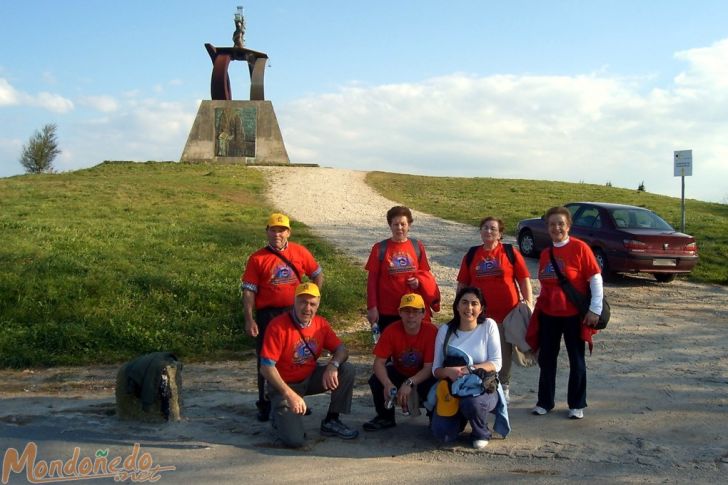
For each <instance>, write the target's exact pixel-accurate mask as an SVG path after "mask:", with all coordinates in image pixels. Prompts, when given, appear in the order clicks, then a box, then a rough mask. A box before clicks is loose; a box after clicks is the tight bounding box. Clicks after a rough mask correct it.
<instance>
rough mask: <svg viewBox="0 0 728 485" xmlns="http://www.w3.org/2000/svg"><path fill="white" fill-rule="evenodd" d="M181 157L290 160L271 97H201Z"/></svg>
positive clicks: (251, 162)
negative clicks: (266, 99) (212, 99)
mask: <svg viewBox="0 0 728 485" xmlns="http://www.w3.org/2000/svg"><path fill="white" fill-rule="evenodd" d="M180 161H181V162H224V163H243V164H246V165H288V164H290V160H289V158H288V152H287V151H286V147H285V145H284V143H283V137H282V136H281V130H280V127H279V126H278V119H277V118H276V115H275V111H274V110H273V103H271V102H270V101H210V100H206V101H202V102H201V103H200V107H199V109H198V110H197V117H196V118H195V122H194V124H193V125H192V129H191V130H190V134H189V136H188V137H187V143H186V144H185V148H184V151H183V152H182V156H181V157H180Z"/></svg>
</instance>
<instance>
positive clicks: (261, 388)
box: [255, 306, 291, 403]
mask: <svg viewBox="0 0 728 485" xmlns="http://www.w3.org/2000/svg"><path fill="white" fill-rule="evenodd" d="M290 309H291V307H288V306H287V307H268V308H261V309H260V310H256V311H255V323H257V324H258V336H257V337H255V363H256V369H257V370H258V402H259V403H262V402H264V401H268V396H266V394H265V379H264V378H263V376H262V375H261V374H260V351H261V350H263V337H264V336H265V329H266V328H268V324H269V323H270V321H271V320H273V319H274V318H275V317H277V316H278V315H281V314H283V313H286V312H287V311H288V310H290Z"/></svg>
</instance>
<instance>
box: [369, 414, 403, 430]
mask: <svg viewBox="0 0 728 485" xmlns="http://www.w3.org/2000/svg"><path fill="white" fill-rule="evenodd" d="M395 426H397V423H396V422H395V421H394V419H393V418H385V417H382V416H376V417H375V418H374V419H372V420H371V421H367V422H366V423H364V424H363V425H362V428H364V431H379V430H380V429H387V428H393V427H395Z"/></svg>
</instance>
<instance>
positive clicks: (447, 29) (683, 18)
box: [0, 0, 728, 203]
mask: <svg viewBox="0 0 728 485" xmlns="http://www.w3.org/2000/svg"><path fill="white" fill-rule="evenodd" d="M237 5H243V7H244V14H245V19H246V24H247V29H246V33H245V45H246V47H248V48H250V49H253V50H257V51H262V52H265V53H267V54H268V56H269V57H270V62H269V66H268V68H267V69H266V73H265V97H266V99H268V100H270V101H272V103H273V106H274V109H275V112H276V115H277V117H278V122H279V124H280V128H281V132H282V134H283V139H284V142H285V145H286V148H287V150H288V154H289V157H290V158H291V161H292V162H293V163H318V164H320V165H321V166H329V167H340V168H350V169H356V170H383V171H387V172H398V173H411V174H422V175H435V176H458V177H476V176H478V177H495V178H521V179H539V180H558V181H567V182H584V183H594V184H600V185H603V184H606V183H611V184H612V185H613V186H615V187H624V188H631V189H637V187H638V186H639V185H640V184H641V183H644V186H645V189H646V190H647V191H648V192H654V193H660V194H665V195H671V196H674V197H680V190H681V188H680V187H681V185H680V183H681V180H680V177H675V176H674V161H673V153H674V151H675V150H692V151H693V172H692V176H689V177H686V178H685V196H686V198H693V199H700V200H705V201H712V202H721V203H728V2H725V1H723V0H701V1H697V2H687V1H675V0H659V1H658V0H654V1H647V0H642V1H640V0H629V1H627V0H624V1H622V0H592V1H588V2H587V1H559V0H552V1H526V0H521V1H518V0H514V1H512V2H493V1H488V0H480V1H476V0H473V1H470V0H453V1H451V2H442V1H438V2H435V1H430V0H418V1H409V0H402V1H396V0H389V1H385V0H370V1H367V2H356V1H337V0H310V1H302V0H300V1H299V0H281V1H275V0H248V1H242V0H238V1H237V2H235V1H233V2H227V1H217V0H215V1H205V2H201V1H199V0H196V1H193V0H177V1H174V2H150V1H148V0H144V1H141V0H126V1H124V2H116V3H111V2H103V1H98V0H64V1H60V0H27V1H22V2H21V1H13V0H0V25H1V26H2V28H0V177H8V176H13V175H18V174H21V173H23V168H22V166H21V165H20V163H19V161H18V160H19V158H20V153H21V151H22V147H23V145H24V144H25V143H26V142H27V141H28V139H29V138H30V136H31V135H33V133H34V132H35V131H36V130H39V129H40V128H42V126H43V125H45V124H47V123H55V124H56V125H57V127H58V139H59V143H60V149H61V150H62V153H61V154H60V155H59V157H58V158H57V159H56V161H55V164H54V165H55V168H56V170H57V171H69V170H76V169H80V168H87V167H91V166H94V165H97V164H98V163H100V162H102V161H104V160H137V161H147V160H165V161H166V160H179V158H180V156H181V154H182V150H183V148H184V145H185V142H186V140H187V136H188V134H189V130H190V128H191V126H192V123H193V121H194V118H195V115H196V113H197V108H198V105H199V103H200V101H201V100H204V99H210V75H211V72H212V63H211V61H210V58H209V55H208V54H207V51H206V50H205V48H204V44H205V43H211V44H213V45H215V46H217V47H229V46H232V34H233V31H234V28H235V27H234V23H233V16H234V13H235V11H236V7H237ZM246 68H247V66H246V65H245V64H243V63H241V62H233V63H232V64H231V65H230V69H229V72H230V76H231V80H232V92H233V98H234V99H241V100H245V99H248V93H249V86H250V83H249V76H248V74H247V69H246ZM487 183H497V182H485V183H484V187H483V189H484V190H483V196H484V197H487V193H488V190H487V189H488V188H487V185H486V184H487ZM565 202H566V201H565Z"/></svg>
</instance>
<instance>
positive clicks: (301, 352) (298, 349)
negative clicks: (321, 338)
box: [291, 338, 317, 365]
mask: <svg viewBox="0 0 728 485" xmlns="http://www.w3.org/2000/svg"><path fill="white" fill-rule="evenodd" d="M306 342H308V347H311V350H313V351H314V352H316V350H317V349H316V347H317V344H316V339H314V338H312V339H306ZM308 347H306V343H305V342H304V341H303V340H302V339H299V340H298V342H296V344H295V345H294V346H293V359H291V360H293V363H294V364H295V365H303V364H305V363H306V361H307V360H316V357H315V356H313V355H311V352H309V350H308Z"/></svg>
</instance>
